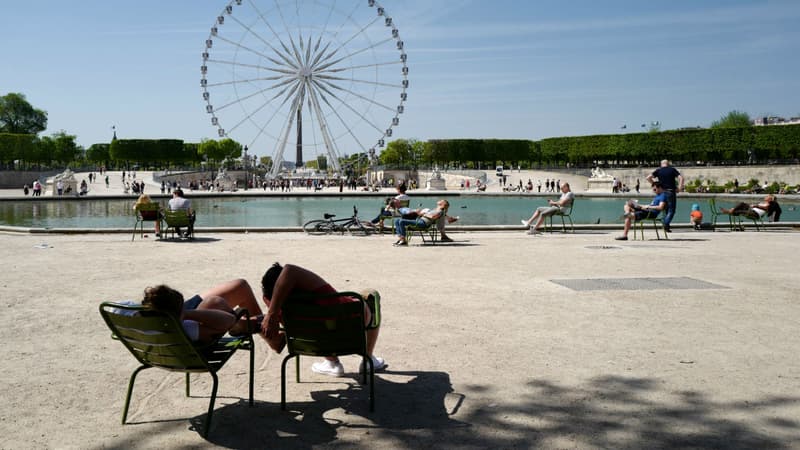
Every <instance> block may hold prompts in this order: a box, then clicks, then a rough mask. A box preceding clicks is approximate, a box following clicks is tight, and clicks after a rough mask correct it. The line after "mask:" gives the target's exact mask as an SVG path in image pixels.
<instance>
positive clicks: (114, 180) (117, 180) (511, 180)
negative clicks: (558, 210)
mask: <svg viewBox="0 0 800 450" xmlns="http://www.w3.org/2000/svg"><path fill="white" fill-rule="evenodd" d="M94 174H95V175H97V176H98V179H97V180H96V181H95V182H94V183H89V172H76V173H75V179H76V180H77V181H78V185H80V182H81V180H84V179H85V180H86V182H87V183H89V193H88V194H87V195H89V196H90V197H91V196H104V195H123V194H124V184H123V181H122V172H121V171H109V172H107V174H108V181H109V186H108V188H106V186H105V175H103V176H100V175H99V173H98V172H94ZM126 174H127V175H130V173H126ZM487 174H488V177H489V181H490V182H489V184H488V185H487V188H486V191H487V192H502V191H503V187H502V186H501V185H500V183H499V182H498V179H497V177H496V176H495V175H494V172H487ZM506 175H508V184H509V185H510V186H517V185H518V184H519V181H520V180H521V181H522V182H523V184H526V183H527V182H528V179H531V180H532V181H533V184H534V191H535V190H536V182H537V180H542V181H544V180H545V179H547V178H553V177H557V179H560V180H561V181H562V182H569V183H571V184H572V187H573V190H574V191H576V192H582V191H583V190H584V189H585V188H586V179H587V178H586V177H580V176H573V175H563V174H558V173H553V172H544V171H535V170H523V171H516V170H514V171H512V170H508V171H506ZM136 179H137V180H138V181H144V182H145V193H147V194H151V195H152V194H159V193H161V183H160V182H156V181H154V180H153V172H149V171H137V172H136ZM128 181H130V178H128ZM338 190H339V189H338V188H325V189H323V190H322V191H321V192H337V191H338ZM382 191H385V192H387V193H391V192H394V189H393V188H384V189H382ZM452 191H453V192H464V191H461V190H459V189H458V188H456V189H453V190H452ZM470 191H472V192H476V190H475V188H474V187H472V188H471V189H470ZM295 192H306V191H305V189H296V190H295ZM346 192H348V193H352V192H353V191H346ZM543 192H544V191H543ZM198 193H200V192H199V191H195V194H198ZM263 193H264V191H263V190H261V189H249V190H247V191H245V190H244V189H239V190H238V191H237V192H236V195H258V194H263ZM310 194H312V195H313V192H312V193H310ZM42 195H43V196H46V197H47V196H52V193H50V192H45V193H43V194H42ZM130 195H133V194H130ZM552 195H559V194H552ZM0 197H24V196H23V192H22V189H0Z"/></svg>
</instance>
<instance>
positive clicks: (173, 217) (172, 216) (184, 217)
mask: <svg viewBox="0 0 800 450" xmlns="http://www.w3.org/2000/svg"><path fill="white" fill-rule="evenodd" d="M164 221H165V222H166V223H167V226H170V227H187V226H189V212H188V211H187V210H185V209H178V210H175V211H171V210H166V211H164Z"/></svg>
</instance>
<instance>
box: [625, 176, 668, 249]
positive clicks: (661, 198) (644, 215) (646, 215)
mask: <svg viewBox="0 0 800 450" xmlns="http://www.w3.org/2000/svg"><path fill="white" fill-rule="evenodd" d="M653 192H655V193H656V196H655V198H653V201H652V202H650V204H649V205H644V206H640V205H639V204H638V203H637V202H635V201H633V200H630V201H628V202H626V203H625V207H624V211H625V213H624V214H623V215H622V216H623V217H624V218H625V228H624V229H623V230H622V236H617V237H615V238H614V239H616V240H618V241H627V240H628V231H630V229H631V224H632V223H633V221H634V220H635V221H637V222H638V221H640V220H644V219H655V218H656V217H658V215H659V213H661V211H663V210H664V208H666V207H667V195H666V194H665V193H664V188H662V187H661V183H659V182H658V181H656V182H655V183H653ZM634 237H636V236H635V235H634Z"/></svg>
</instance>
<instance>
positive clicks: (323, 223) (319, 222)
mask: <svg viewBox="0 0 800 450" xmlns="http://www.w3.org/2000/svg"><path fill="white" fill-rule="evenodd" d="M334 229H335V228H334V225H333V224H332V223H331V221H329V220H323V219H314V220H309V221H308V222H306V223H305V225H303V231H305V232H306V233H308V234H311V235H315V236H317V235H322V234H331V232H333V231H334Z"/></svg>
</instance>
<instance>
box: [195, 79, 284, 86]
mask: <svg viewBox="0 0 800 450" xmlns="http://www.w3.org/2000/svg"><path fill="white" fill-rule="evenodd" d="M283 78H286V77H277V78H276V77H258V78H250V79H246V80H233V81H220V82H219V83H208V84H207V85H206V86H207V87H220V86H236V85H240V84H254V83H256V82H257V81H275V80H276V79H277V80H280V79H283ZM293 79H294V78H291V79H289V80H287V81H289V82H291V81H292V80H293Z"/></svg>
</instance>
